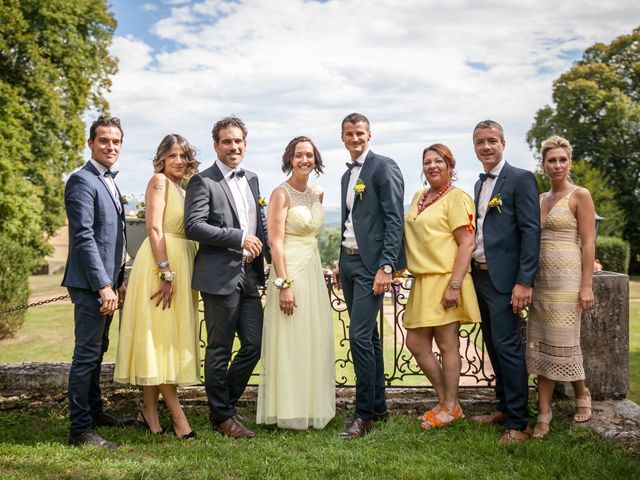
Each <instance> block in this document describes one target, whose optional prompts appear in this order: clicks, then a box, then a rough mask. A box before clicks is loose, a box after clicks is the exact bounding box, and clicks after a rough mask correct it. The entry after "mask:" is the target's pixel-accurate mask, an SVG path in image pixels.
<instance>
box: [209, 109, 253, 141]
mask: <svg viewBox="0 0 640 480" xmlns="http://www.w3.org/2000/svg"><path fill="white" fill-rule="evenodd" d="M231 127H237V128H239V129H240V130H241V131H242V139H243V140H246V139H247V127H245V126H244V122H243V121H242V120H240V119H239V118H238V117H236V116H235V115H231V116H230V117H224V118H223V119H221V120H218V121H217V122H216V123H215V125H214V126H213V128H212V129H211V136H212V137H213V141H214V142H216V143H218V142H220V130H224V129H225V128H231Z"/></svg>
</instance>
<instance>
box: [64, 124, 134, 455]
mask: <svg viewBox="0 0 640 480" xmlns="http://www.w3.org/2000/svg"><path fill="white" fill-rule="evenodd" d="M87 145H88V146H89V150H91V159H90V160H89V161H88V162H87V163H86V164H85V165H84V167H82V168H81V169H80V170H78V171H77V172H75V173H74V174H73V175H71V176H70V177H69V180H68V181H67V185H66V187H65V192H64V202H65V208H66V211H67V219H68V221H69V255H68V258H67V265H66V269H65V272H64V278H63V279H62V286H63V287H67V289H68V290H69V294H70V295H71V301H72V302H73V304H74V322H75V346H74V351H73V360H72V362H71V369H70V371H69V417H70V419H71V430H70V434H69V443H70V444H71V445H82V444H90V445H96V446H99V447H107V448H115V445H114V444H112V443H111V442H107V441H106V440H104V439H103V438H102V437H100V436H99V435H98V434H97V433H95V432H94V431H93V428H94V427H96V426H101V425H111V426H113V425H119V426H122V425H125V424H128V423H132V422H133V419H132V418H129V419H125V418H117V417H114V416H113V415H111V414H109V413H106V412H104V411H103V408H102V398H101V392H100V369H101V365H102V357H103V355H104V353H105V352H106V351H107V348H108V347H109V326H110V325H111V320H112V318H113V313H114V312H115V310H116V309H117V308H119V307H120V306H122V303H123V302H124V295H125V286H124V284H123V277H124V262H125V249H124V247H125V229H124V208H123V205H122V201H121V196H120V191H119V190H118V187H117V186H116V184H115V182H114V177H115V176H116V174H117V173H118V172H114V171H112V170H111V167H112V166H113V165H114V164H115V163H116V161H117V160H118V157H119V156H120V148H121V146H122V128H121V126H120V120H118V119H117V118H103V117H100V118H99V119H98V120H96V121H95V122H93V125H91V129H90V131H89V140H88V141H87ZM116 292H117V293H116Z"/></svg>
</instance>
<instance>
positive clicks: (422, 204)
mask: <svg viewBox="0 0 640 480" xmlns="http://www.w3.org/2000/svg"><path fill="white" fill-rule="evenodd" d="M450 186H451V182H449V183H447V184H446V185H445V186H444V187H442V188H441V189H440V190H438V191H437V192H436V196H435V197H434V198H433V199H431V200H429V192H430V191H431V188H428V189H427V190H425V191H424V192H422V195H420V200H418V213H417V214H416V216H415V217H413V219H414V220H416V219H417V218H418V215H420V214H421V213H422V211H423V210H424V209H425V208H427V207H428V206H429V205H433V204H434V203H435V202H436V200H438V199H439V198H440V197H441V196H442V195H444V193H445V192H446V191H447V190H448V189H449V187H450Z"/></svg>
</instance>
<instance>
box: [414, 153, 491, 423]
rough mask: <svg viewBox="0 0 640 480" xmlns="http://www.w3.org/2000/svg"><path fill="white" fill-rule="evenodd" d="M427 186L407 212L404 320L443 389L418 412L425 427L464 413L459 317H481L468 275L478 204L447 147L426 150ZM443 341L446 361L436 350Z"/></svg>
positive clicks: (422, 361)
mask: <svg viewBox="0 0 640 480" xmlns="http://www.w3.org/2000/svg"><path fill="white" fill-rule="evenodd" d="M422 159H423V162H422V172H423V174H424V175H425V177H426V182H425V184H428V188H426V189H424V190H422V191H419V192H416V194H415V195H414V197H413V201H412V202H411V206H410V207H409V210H408V211H407V213H406V214H405V217H404V235H405V252H406V256H407V269H408V270H409V271H410V272H411V273H412V274H413V275H414V277H415V278H414V281H413V285H412V287H411V292H410V294H409V299H408V300H407V307H406V310H405V314H404V326H405V328H406V329H407V347H408V348H409V350H410V351H411V353H412V354H413V356H414V358H415V359H416V362H417V363H418V366H419V367H420V368H421V369H422V371H423V372H424V373H425V375H426V376H427V378H428V379H429V381H430V382H431V384H432V385H433V387H434V388H435V391H436V394H437V396H438V405H436V406H435V407H434V408H433V409H431V410H429V411H427V412H425V413H424V414H423V415H421V416H420V420H421V421H422V423H421V426H422V428H424V429H430V428H433V427H438V426H443V425H446V424H448V423H451V422H453V421H454V420H457V419H459V418H463V417H464V414H463V413H462V408H461V407H460V403H459V402H458V382H459V380H460V369H461V366H462V363H461V359H460V340H459V337H458V330H459V328H460V324H462V323H477V322H479V321H480V311H479V309H478V301H477V299H476V295H475V291H474V288H473V282H472V280H471V276H470V275H469V264H470V262H471V254H472V252H473V248H474V245H475V240H474V226H475V208H474V204H473V200H472V199H471V197H469V195H467V194H466V193H465V192H463V191H462V190H460V189H459V188H456V187H454V186H453V184H452V181H453V176H454V168H455V165H456V163H455V159H454V158H453V155H452V154H451V151H450V150H449V148H448V147H446V146H445V145H442V144H438V143H436V144H434V145H431V146H430V147H427V148H425V149H424V151H423V153H422ZM434 339H435V342H436V344H437V346H438V350H439V351H440V355H441V358H442V364H440V362H439V361H438V359H437V358H436V356H435V355H434V352H433V340H434Z"/></svg>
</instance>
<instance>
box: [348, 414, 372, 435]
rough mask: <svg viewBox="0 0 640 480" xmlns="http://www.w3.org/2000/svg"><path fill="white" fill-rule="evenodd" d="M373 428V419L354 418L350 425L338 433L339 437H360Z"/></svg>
mask: <svg viewBox="0 0 640 480" xmlns="http://www.w3.org/2000/svg"><path fill="white" fill-rule="evenodd" d="M372 429H373V420H363V419H362V418H356V419H355V420H354V421H353V423H352V424H351V426H350V427H349V428H347V429H346V430H345V431H344V432H342V433H341V434H340V438H345V439H346V438H360V437H364V436H365V435H366V434H367V433H369V432H370V431H371V430H372Z"/></svg>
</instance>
